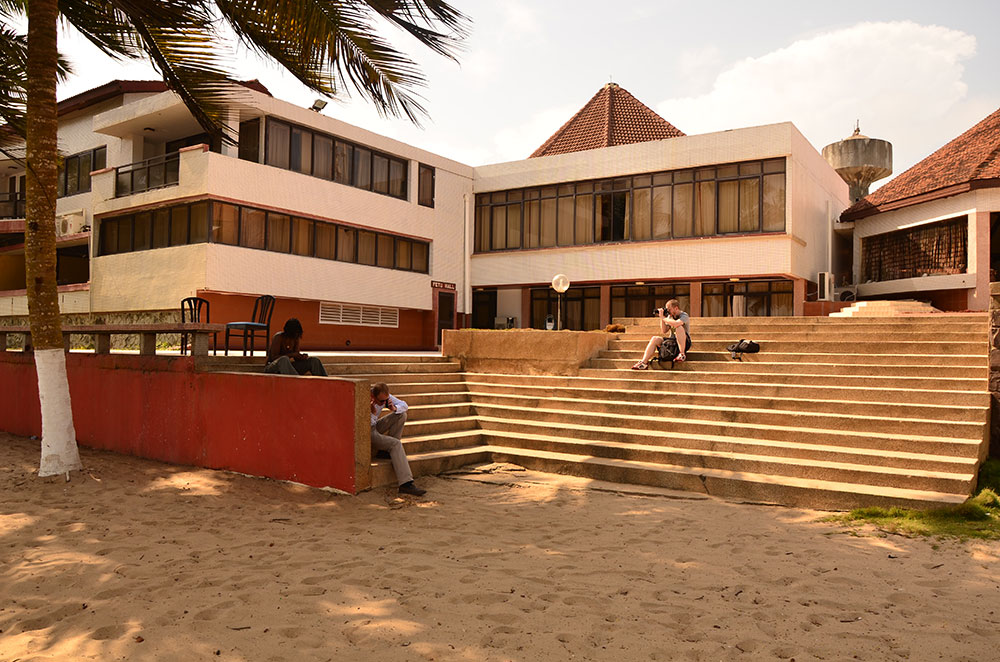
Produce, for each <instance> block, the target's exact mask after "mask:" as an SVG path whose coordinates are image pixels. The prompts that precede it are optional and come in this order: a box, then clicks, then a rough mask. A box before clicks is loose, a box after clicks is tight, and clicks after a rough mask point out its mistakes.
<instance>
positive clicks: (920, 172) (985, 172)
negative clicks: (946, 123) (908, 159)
mask: <svg viewBox="0 0 1000 662" xmlns="http://www.w3.org/2000/svg"><path fill="white" fill-rule="evenodd" d="M983 186H1000V110H997V111H996V112H994V113H993V114H992V115H990V116H989V117H987V118H986V119H984V120H983V121H982V122H980V123H979V124H977V125H975V126H974V127H972V128H971V129H969V130H968V131H966V132H965V133H963V134H962V135H960V136H959V137H957V138H955V139H954V140H952V141H951V142H950V143H948V144H947V145H945V146H944V147H942V148H941V149H939V150H938V151H936V152H934V153H933V154H931V155H930V156H928V157H927V158H925V159H924V160H923V161H921V162H920V163H918V164H916V165H915V166H913V167H912V168H910V169H909V170H907V171H906V172H904V173H902V174H901V175H899V176H898V177H896V178H895V179H894V180H892V181H891V182H889V183H888V184H886V185H885V186H883V187H882V188H880V189H878V190H877V191H875V192H874V193H871V194H869V195H867V196H865V197H864V198H861V199H860V200H858V201H857V202H855V203H854V204H853V205H851V206H850V207H848V208H847V210H846V211H844V213H843V214H841V219H842V220H844V221H853V220H856V219H859V218H864V217H865V216H871V215H872V214H877V213H879V212H883V211H889V210H890V209H898V208H900V207H906V206H909V205H913V204H918V203H921V202H926V201H928V200H934V199H936V198H943V197H947V196H950V195H956V194H958V193H963V192H965V191H968V190H971V189H974V188H981V187H983Z"/></svg>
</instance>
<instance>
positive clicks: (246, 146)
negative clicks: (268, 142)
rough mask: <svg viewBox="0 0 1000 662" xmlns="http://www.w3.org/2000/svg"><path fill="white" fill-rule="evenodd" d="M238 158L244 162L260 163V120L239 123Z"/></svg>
mask: <svg viewBox="0 0 1000 662" xmlns="http://www.w3.org/2000/svg"><path fill="white" fill-rule="evenodd" d="M239 156H240V158H241V159H243V160H244V161H253V162H254V163H257V162H259V161H260V118H259V117H258V118H256V119H252V120H247V121H246V122H240V138H239Z"/></svg>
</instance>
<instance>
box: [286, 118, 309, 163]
mask: <svg viewBox="0 0 1000 662" xmlns="http://www.w3.org/2000/svg"><path fill="white" fill-rule="evenodd" d="M290 147H291V153H290V154H289V163H290V164H291V168H292V170H294V171H295V172H301V173H302V174H303V175H311V174H312V132H310V131H306V130H305V129H300V128H299V127H297V126H293V127H292V132H291V141H290Z"/></svg>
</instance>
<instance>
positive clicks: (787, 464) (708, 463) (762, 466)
mask: <svg viewBox="0 0 1000 662" xmlns="http://www.w3.org/2000/svg"><path fill="white" fill-rule="evenodd" d="M484 438H485V440H486V442H487V444H488V445H505V446H514V447H517V448H519V449H526V450H533V451H548V452H555V453H567V454H575V455H586V456H591V457H601V458H614V459H618V460H634V461H639V462H647V463H656V464H660V465H672V466H681V467H693V468H705V469H721V470H725V471H731V472H750V473H757V474H767V475H770V476H791V477H796V478H807V479H811V480H824V481H836V482H842V483H859V484H864V485H881V486H885V487H897V488H906V489H912V490H927V491H933V492H948V493H956V494H957V493H961V492H963V491H964V492H967V491H969V490H971V489H972V481H973V478H974V474H973V472H974V470H975V463H974V462H969V463H966V465H965V466H964V467H961V468H962V469H964V471H962V472H960V473H959V472H949V471H941V470H927V469H918V468H914V467H905V468H899V467H892V466H871V465H867V464H860V463H856V462H849V461H834V460H827V459H817V458H809V459H802V458H796V457H787V456H784V457H778V456H772V455H769V454H753V453H748V452H738V451H733V450H704V449H699V450H692V449H682V448H674V447H671V446H663V445H659V444H639V443H621V442H618V443H610V442H604V441H596V440H582V439H573V438H567V437H562V436H557V435H540V434H529V433H522V434H519V435H518V436H517V437H515V438H514V439H510V438H505V437H504V436H503V435H498V434H495V433H489V434H485V435H484ZM955 468H956V469H958V468H959V467H957V466H956V467H955Z"/></svg>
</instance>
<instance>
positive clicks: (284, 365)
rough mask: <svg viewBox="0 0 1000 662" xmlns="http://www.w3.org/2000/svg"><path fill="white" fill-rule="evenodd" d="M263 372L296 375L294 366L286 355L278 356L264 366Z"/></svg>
mask: <svg viewBox="0 0 1000 662" xmlns="http://www.w3.org/2000/svg"><path fill="white" fill-rule="evenodd" d="M264 372H266V373H268V374H271V375H297V374H299V373H298V372H297V371H296V370H295V366H293V365H292V361H291V359H289V358H288V357H287V356H279V357H278V358H276V359H275V360H273V361H271V362H270V363H268V364H267V365H266V366H264Z"/></svg>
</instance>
